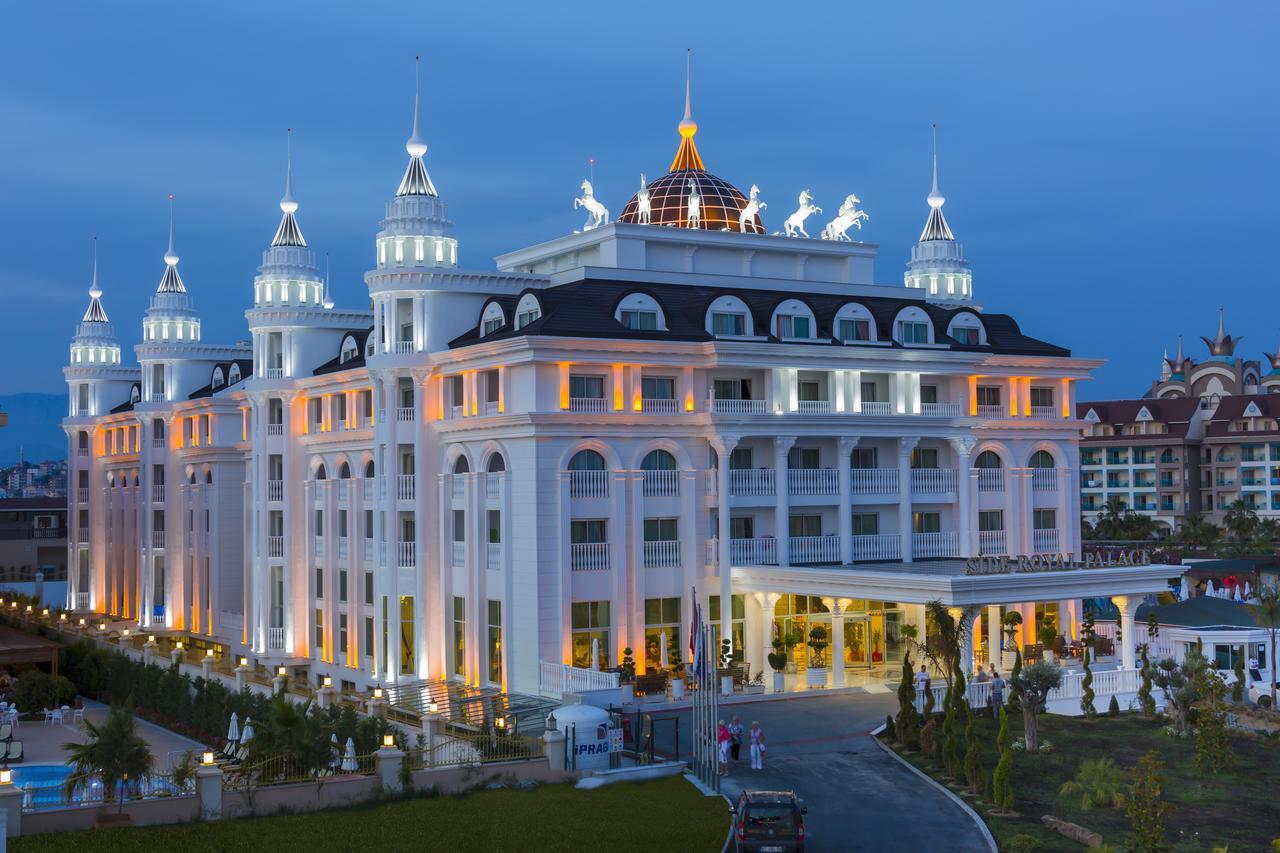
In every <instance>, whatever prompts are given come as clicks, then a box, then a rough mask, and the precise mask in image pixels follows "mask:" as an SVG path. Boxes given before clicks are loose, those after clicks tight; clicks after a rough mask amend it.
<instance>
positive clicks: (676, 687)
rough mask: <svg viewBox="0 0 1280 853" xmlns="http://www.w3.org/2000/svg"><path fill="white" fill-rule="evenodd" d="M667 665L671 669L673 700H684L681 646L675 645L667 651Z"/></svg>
mask: <svg viewBox="0 0 1280 853" xmlns="http://www.w3.org/2000/svg"><path fill="white" fill-rule="evenodd" d="M667 663H668V664H669V665H670V669H671V698H672V699H673V700H678V699H683V698H684V660H683V659H682V658H681V657H680V646H679V645H678V644H677V645H674V646H672V647H670V648H668V649H667Z"/></svg>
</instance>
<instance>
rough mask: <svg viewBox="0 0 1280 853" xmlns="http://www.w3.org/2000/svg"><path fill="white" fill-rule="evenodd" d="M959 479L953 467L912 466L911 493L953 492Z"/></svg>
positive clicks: (934, 493) (940, 493) (936, 493)
mask: <svg viewBox="0 0 1280 853" xmlns="http://www.w3.org/2000/svg"><path fill="white" fill-rule="evenodd" d="M959 479H960V477H959V474H958V472H957V471H956V469H955V468H912V469H911V493H912V494H916V495H944V494H954V493H955V492H956V484H957V483H958V481H959Z"/></svg>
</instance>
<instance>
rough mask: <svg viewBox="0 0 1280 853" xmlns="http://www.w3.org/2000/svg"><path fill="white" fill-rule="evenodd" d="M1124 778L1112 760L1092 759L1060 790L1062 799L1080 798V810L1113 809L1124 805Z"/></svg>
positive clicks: (1083, 762) (1083, 764)
mask: <svg viewBox="0 0 1280 853" xmlns="http://www.w3.org/2000/svg"><path fill="white" fill-rule="evenodd" d="M1124 784H1125V780H1124V777H1123V776H1122V775H1121V773H1120V769H1119V768H1118V767H1116V763H1115V761H1113V760H1112V759H1110V758H1091V759H1088V760H1086V761H1082V762H1081V763H1080V767H1079V769H1078V770H1076V775H1075V778H1074V779H1072V780H1071V781H1069V782H1063V783H1062V787H1061V788H1059V789H1058V795H1059V796H1062V797H1074V796H1079V797H1080V810H1081V811H1086V812H1087V811H1090V810H1092V809H1094V808H1112V807H1115V806H1121V805H1123V804H1124Z"/></svg>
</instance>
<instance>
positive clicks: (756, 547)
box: [729, 536, 778, 566]
mask: <svg viewBox="0 0 1280 853" xmlns="http://www.w3.org/2000/svg"><path fill="white" fill-rule="evenodd" d="M729 562H730V563H732V564H733V565H735V566H776V565H778V540H776V539H774V538H773V537H772V536H763V537H757V538H755V539H730V540H729Z"/></svg>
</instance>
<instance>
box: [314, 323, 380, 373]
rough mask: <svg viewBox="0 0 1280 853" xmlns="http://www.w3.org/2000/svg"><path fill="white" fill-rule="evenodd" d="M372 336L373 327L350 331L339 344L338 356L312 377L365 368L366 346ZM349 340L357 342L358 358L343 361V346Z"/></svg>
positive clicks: (322, 366) (317, 369) (327, 362)
mask: <svg viewBox="0 0 1280 853" xmlns="http://www.w3.org/2000/svg"><path fill="white" fill-rule="evenodd" d="M372 334H373V327H372V326H370V327H369V328H367V329H348V330H347V331H346V332H345V333H344V334H343V335H342V338H341V339H340V340H339V342H338V354H337V355H335V356H334V357H333V358H331V359H329V360H328V361H326V362H325V363H324V364H322V365H320V366H319V367H317V368H316V369H315V370H313V371H311V375H312V376H321V375H323V374H325V373H337V372H338V371H339V370H350V369H351V368H353V367H364V357H365V353H366V352H367V350H366V349H365V344H366V343H367V342H368V340H369V336H370V335H372ZM347 338H351V339H352V340H354V341H355V342H356V357H355V358H351V359H347V360H346V361H343V360H342V345H343V344H344V343H346V340H347Z"/></svg>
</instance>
